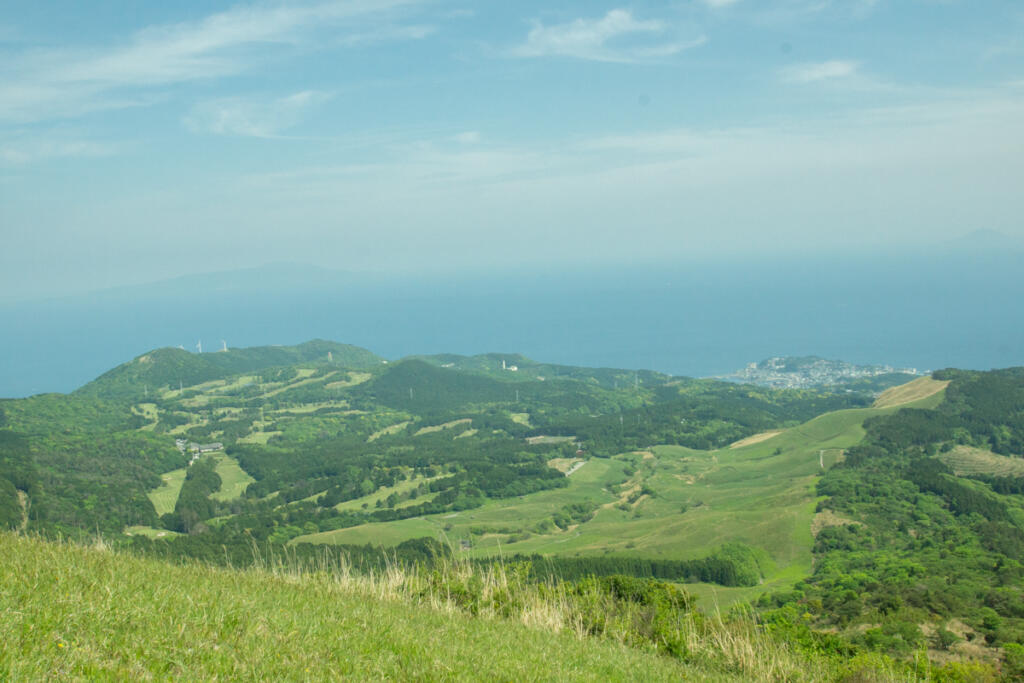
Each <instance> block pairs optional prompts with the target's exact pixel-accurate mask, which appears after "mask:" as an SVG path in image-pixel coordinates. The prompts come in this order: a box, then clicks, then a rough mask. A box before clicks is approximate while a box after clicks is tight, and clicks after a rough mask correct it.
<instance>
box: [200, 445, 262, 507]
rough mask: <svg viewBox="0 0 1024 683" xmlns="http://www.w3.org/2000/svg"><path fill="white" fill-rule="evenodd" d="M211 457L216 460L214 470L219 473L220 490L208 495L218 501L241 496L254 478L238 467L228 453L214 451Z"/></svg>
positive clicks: (236, 462)
mask: <svg viewBox="0 0 1024 683" xmlns="http://www.w3.org/2000/svg"><path fill="white" fill-rule="evenodd" d="M213 458H214V460H216V461H217V467H216V472H217V474H218V475H220V491H218V492H217V493H214V494H213V495H211V496H210V497H211V498H213V499H215V500H219V501H227V500H234V499H236V498H241V497H242V494H243V493H245V489H246V487H247V486H248V485H249V484H251V483H252V482H254V481H256V480H255V479H253V478H252V477H250V476H249V474H248V473H247V472H246V471H245V470H243V469H242V468H241V467H239V466H238V461H237V460H235V459H234V458H232V457H231V456H230V455H227V454H226V453H215V454H214V456H213Z"/></svg>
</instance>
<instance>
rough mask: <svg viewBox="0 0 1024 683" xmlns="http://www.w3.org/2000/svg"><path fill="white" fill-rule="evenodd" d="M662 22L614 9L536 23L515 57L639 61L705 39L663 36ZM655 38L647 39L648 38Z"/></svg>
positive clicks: (673, 52)
mask: <svg viewBox="0 0 1024 683" xmlns="http://www.w3.org/2000/svg"><path fill="white" fill-rule="evenodd" d="M668 29H669V27H668V25H667V24H665V22H663V21H660V20H656V19H648V20H638V19H635V18H634V17H633V14H632V13H631V12H630V11H628V10H623V9H615V10H611V11H610V12H608V13H607V14H606V15H604V16H603V17H602V18H600V19H576V20H574V21H571V22H568V23H565V24H555V25H551V26H545V25H543V24H540V23H537V24H535V25H534V27H533V28H532V29H530V32H529V34H528V35H527V36H526V42H525V43H523V44H522V45H519V46H517V47H515V48H514V49H513V50H512V51H511V54H512V55H514V56H517V57H548V56H555V57H572V58H575V59H586V60H593V61H601V62H639V61H645V60H651V59H657V58H663V57H668V56H671V55H674V54H677V53H679V52H682V51H683V50H686V49H689V48H692V47H697V46H698V45H702V44H704V43H705V42H707V39H706V38H705V37H704V36H699V37H696V38H694V39H692V40H689V41H673V40H668V41H666V40H664V39H663V38H664V36H665V35H666V34H668V32H669V31H668ZM652 38H654V39H656V42H653V43H652V42H650V41H651V39H652Z"/></svg>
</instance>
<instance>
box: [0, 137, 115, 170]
mask: <svg viewBox="0 0 1024 683" xmlns="http://www.w3.org/2000/svg"><path fill="white" fill-rule="evenodd" d="M116 151H117V148H116V147H115V146H114V145H111V144H108V143H101V142H94V141H92V140H74V139H66V138H62V137H59V136H58V137H55V138H52V139H47V138H14V139H10V140H3V141H0V165H5V166H22V165H26V164H32V163H36V162H40V161H46V160H48V159H66V158H73V157H104V156H110V155H112V154H114V153H115V152H116Z"/></svg>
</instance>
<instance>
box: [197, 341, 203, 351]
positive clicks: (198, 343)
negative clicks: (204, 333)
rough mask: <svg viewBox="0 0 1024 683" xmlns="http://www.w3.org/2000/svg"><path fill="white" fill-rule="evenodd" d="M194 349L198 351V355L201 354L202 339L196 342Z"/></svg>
mask: <svg viewBox="0 0 1024 683" xmlns="http://www.w3.org/2000/svg"><path fill="white" fill-rule="evenodd" d="M196 348H197V349H199V353H202V352H203V340H202V339H200V340H199V341H198V342H196Z"/></svg>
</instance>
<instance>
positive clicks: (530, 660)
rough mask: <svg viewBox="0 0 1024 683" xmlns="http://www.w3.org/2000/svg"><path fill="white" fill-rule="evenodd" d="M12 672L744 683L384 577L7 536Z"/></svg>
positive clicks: (2, 654)
mask: <svg viewBox="0 0 1024 683" xmlns="http://www.w3.org/2000/svg"><path fill="white" fill-rule="evenodd" d="M0 554H2V556H3V557H4V562H3V563H2V564H0V679H2V680H11V681H20V680H151V679H160V680H272V681H321V680H348V679H353V680H379V679H390V680H501V681H513V680H516V681H518V680H580V681H592V680H601V681H605V680H610V681H618V680H645V681H648V680H685V679H694V680H731V679H732V677H730V676H726V675H724V674H721V673H715V672H714V671H713V670H708V669H697V668H695V667H687V666H685V665H682V664H680V663H679V662H677V661H675V660H672V659H670V658H668V657H665V656H659V655H656V654H653V653H649V652H645V651H641V650H638V649H631V648H628V647H626V646H623V645H620V644H618V643H615V642H611V641H608V640H598V639H595V638H587V637H585V638H579V637H577V636H575V635H574V634H573V633H572V632H570V631H567V630H561V631H553V630H552V628H550V627H548V625H547V624H546V623H545V624H543V625H540V624H538V625H536V626H532V627H530V626H526V625H524V624H523V623H519V622H517V621H512V620H508V619H499V618H474V617H471V616H469V615H467V614H465V613H464V612H462V611H459V610H453V609H451V608H445V606H444V605H443V604H438V605H437V607H431V606H430V605H428V604H415V603H413V602H410V600H409V597H408V596H406V595H402V594H398V593H395V592H392V591H389V590H388V589H387V587H386V584H385V583H384V582H380V583H377V584H373V583H365V584H364V583H358V582H351V581H348V582H346V581H345V580H342V579H339V578H338V577H335V576H332V575H329V574H327V575H312V576H306V577H304V578H301V579H300V578H297V577H294V576H291V575H288V574H282V575H273V574H269V573H266V572H261V571H231V570H223V569H214V568H210V567H207V566H202V565H190V566H185V567H182V566H178V565H170V564H165V563H162V562H158V561H154V560H145V559H140V558H134V557H130V556H123V555H120V554H118V553H116V552H113V551H110V550H102V549H91V548H84V547H79V546H73V545H68V544H56V543H45V542H42V541H39V540H35V539H31V538H26V537H23V536H17V535H14V534H10V533H0Z"/></svg>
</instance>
